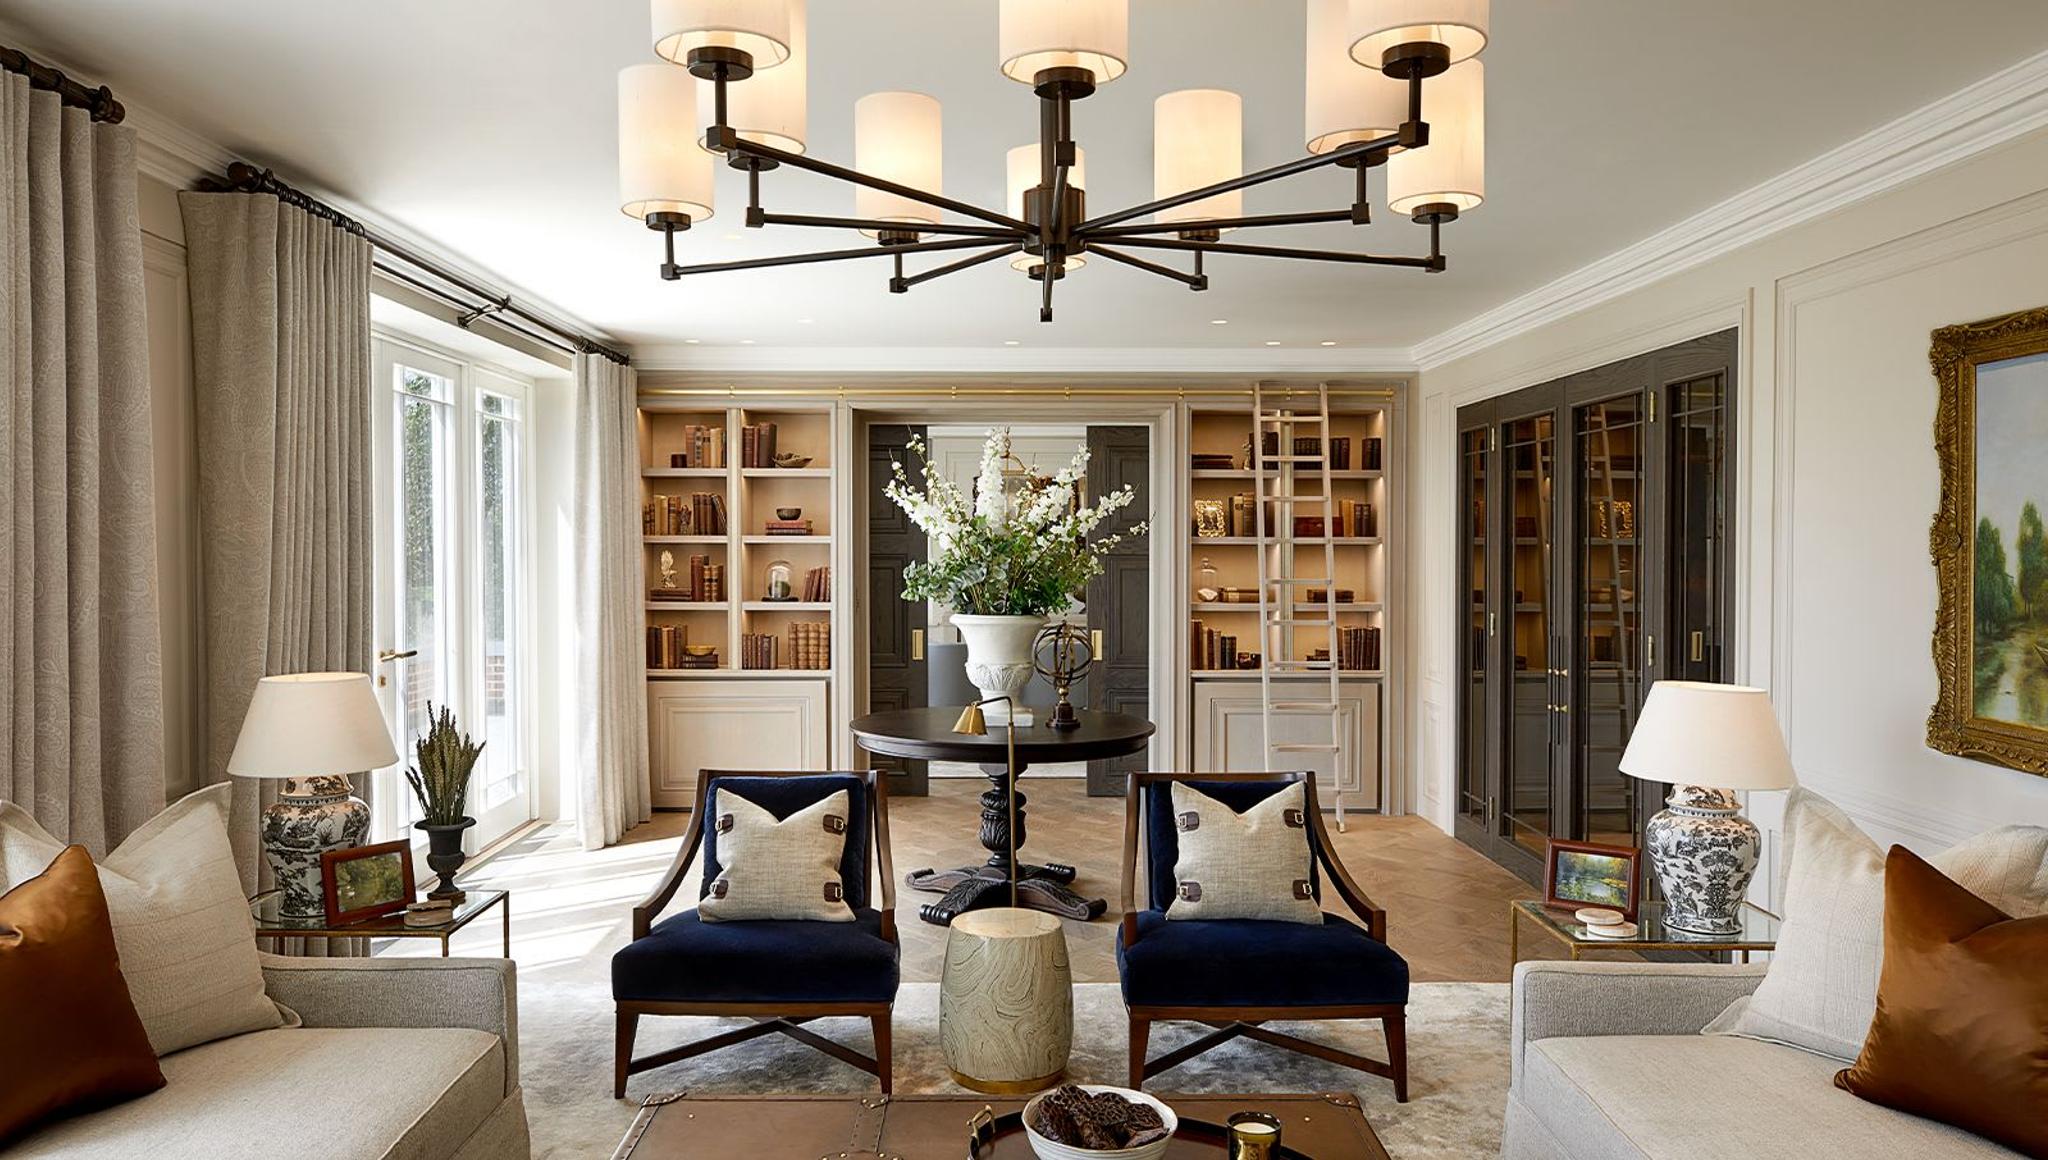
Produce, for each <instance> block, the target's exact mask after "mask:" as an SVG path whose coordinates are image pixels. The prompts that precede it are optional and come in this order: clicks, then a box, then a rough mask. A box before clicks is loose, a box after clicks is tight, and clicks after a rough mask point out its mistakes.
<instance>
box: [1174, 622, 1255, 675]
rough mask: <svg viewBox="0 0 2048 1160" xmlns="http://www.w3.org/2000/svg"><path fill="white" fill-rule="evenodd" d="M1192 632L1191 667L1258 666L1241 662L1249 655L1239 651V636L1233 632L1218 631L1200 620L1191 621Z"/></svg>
mask: <svg viewBox="0 0 2048 1160" xmlns="http://www.w3.org/2000/svg"><path fill="white" fill-rule="evenodd" d="M1190 626H1191V628H1192V632H1191V633H1190V634H1189V637H1188V649H1189V654H1188V655H1189V656H1190V657H1191V658H1192V660H1191V663H1190V665H1189V667H1190V668H1196V669H1237V668H1249V667H1256V664H1255V663H1252V664H1240V663H1239V662H1240V661H1245V660H1247V659H1248V655H1240V654H1239V653H1238V651H1237V636H1236V635H1235V634H1233V633H1227V632H1218V631H1216V630H1215V629H1213V628H1209V627H1207V626H1205V625H1204V624H1203V623H1202V622H1201V621H1200V620H1195V621H1191V622H1190Z"/></svg>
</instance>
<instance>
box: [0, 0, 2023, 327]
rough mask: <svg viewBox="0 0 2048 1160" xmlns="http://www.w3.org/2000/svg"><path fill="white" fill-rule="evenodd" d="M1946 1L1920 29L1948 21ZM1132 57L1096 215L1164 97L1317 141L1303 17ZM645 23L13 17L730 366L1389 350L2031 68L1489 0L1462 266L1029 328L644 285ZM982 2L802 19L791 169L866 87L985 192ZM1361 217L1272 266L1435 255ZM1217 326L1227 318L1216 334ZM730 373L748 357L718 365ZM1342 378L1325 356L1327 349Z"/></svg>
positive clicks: (965, 184) (1831, 30) (983, 299)
mask: <svg viewBox="0 0 2048 1160" xmlns="http://www.w3.org/2000/svg"><path fill="white" fill-rule="evenodd" d="M1937 8H1938V13H1939V15H1938V18H1937V17H1936V16H1935V15H1934V12H1935V11H1936V9H1937ZM1131 9H1132V12H1131V39H1130V43H1131V53H1132V61H1131V70H1130V72H1129V73H1128V74H1127V75H1126V76H1125V77H1123V78H1121V79H1120V80H1118V81H1116V82H1115V83H1113V84H1111V85H1108V86H1105V87H1104V88H1103V89H1102V90H1101V91H1100V92H1099V93H1097V94H1096V95H1095V96H1094V97H1092V98H1090V99H1089V100H1087V101H1085V102H1083V103H1082V104H1080V105H1079V106H1077V107H1076V113H1075V121H1076V136H1077V139H1078V140H1079V141H1080V143H1081V144H1082V146H1083V148H1084V149H1086V150H1087V152H1088V169H1089V178H1090V189H1089V194H1090V206H1091V209H1093V210H1096V211H1098V212H1099V211H1101V210H1104V209H1106V208H1108V207H1111V206H1115V205H1120V204H1125V203H1127V202H1130V201H1137V200H1143V199H1146V198H1148V197H1149V196H1150V194H1151V106H1152V99H1153V98H1154V97H1156V96H1158V95H1159V94H1161V93H1164V92H1168V91H1170V90H1173V89H1179V88H1188V87H1196V86H1204V87H1209V86H1213V87H1226V88H1232V89H1236V90H1238V91H1240V92H1241V93H1243V94H1244V97H1245V118H1246V132H1245V141H1246V145H1245V153H1246V163H1247V165H1248V166H1263V165H1269V164H1273V163H1276V162H1279V161H1283V160H1286V159H1288V158H1290V157H1294V156H1297V155H1299V153H1300V152H1301V140H1302V134H1301V107H1302V90H1301V85H1302V82H1301V40H1302V24H1303V18H1302V5H1301V4H1300V3H1299V0H1133V2H1132V4H1131ZM646 12H647V6H646V3H645V0H602V2H596V3H585V2H578V3H569V2H566V0H356V2H352V3H349V4H344V5H336V4H292V3H277V2H276V0H205V2H204V3H182V4H167V3H162V2H161V0H9V3H8V4H7V6H6V9H5V17H6V19H7V20H8V21H10V22H11V23H12V24H14V25H16V26H18V27H19V28H20V30H21V31H22V33H23V35H24V36H25V37H26V38H27V39H28V40H29V42H30V44H31V45H32V46H33V47H35V48H38V49H41V50H42V51H45V52H49V53H52V54H55V55H57V56H58V57H60V58H61V59H63V60H64V61H66V62H68V63H70V64H73V65H75V66H77V67H79V68H81V69H82V70H90V71H91V74H92V76H93V79H95V80H103V81H105V82H107V83H109V84H111V85H112V86H113V87H114V89H115V91H116V93H117V94H118V95H121V96H123V97H124V98H126V99H129V100H131V101H133V102H136V103H140V104H143V105H146V106H147V107H149V108H150V109H152V110H153V111H155V112H158V113H161V114H162V115H164V116H166V117H169V118H171V119H173V120H175V121H178V122H181V123H183V124H184V125H187V126H189V127H190V128H191V129H193V130H195V131H197V132H199V133H201V134H203V135H205V136H207V137H209V138H211V139H212V140H214V141H216V142H218V143H219V144H221V145H223V146H226V147H227V148H229V149H231V150H233V151H235V152H236V153H238V154H240V155H243V156H246V157H248V158H250V159H251V160H254V161H257V162H259V163H262V164H269V165H274V166H276V167H277V169H278V170H279V172H280V173H281V174H283V175H284V176H286V177H288V178H290V179H292V180H295V181H297V182H299V183H300V184H302V185H304V186H306V187H307V188H309V189H313V190H317V191H324V192H326V193H329V194H331V195H334V196H336V197H338V198H341V199H345V200H346V201H348V202H350V203H354V204H357V205H361V206H364V207H368V208H369V209H371V210H374V211H375V212H377V213H378V214H380V215H382V216H383V217H386V218H388V219H390V220H392V221H395V222H397V223H400V224H401V225H403V226H404V227H406V228H408V229H409V230H410V231H412V232H414V233H416V234H418V235H421V236H424V237H427V238H431V239H433V240H435V241H436V242H437V243H438V244H440V245H441V246H442V247H444V248H445V249H447V250H449V251H451V252H453V253H456V254H459V255H462V256H463V257H465V258H466V259H468V260H469V261H470V262H471V263H473V264H474V265H475V266H478V267H481V268H483V269H486V270H489V271H491V272H493V273H494V274H495V275H497V276H498V277H499V278H500V279H501V280H502V281H503V282H505V283H506V284H508V285H509V286H511V287H512V288H513V289H514V290H515V292H523V293H525V294H527V295H530V296H531V297H533V298H535V299H538V300H540V301H543V302H547V303H551V304H553V305H555V306H557V307H559V308H560V309H562V310H564V311H566V312H568V313H570V314H572V315H574V316H576V317H578V318H580V319H582V320H583V321H585V322H587V323H588V324H591V325H594V326H596V327H599V328H602V329H603V330H604V331H606V332H608V333H610V334H611V335H613V336H615V337H617V338H619V339H621V340H624V341H628V342H632V343H635V344H662V345H666V344H675V343H681V342H683V341H684V340H687V339H693V338H694V339H698V340H700V341H701V343H702V344H703V345H702V346H701V347H697V348H693V349H696V350H699V351H704V352H705V353H707V354H708V353H709V348H713V347H719V346H725V347H737V346H739V345H740V344H741V340H751V341H750V343H749V344H748V345H755V346H758V347H761V348H776V347H868V348H898V349H900V348H905V347H948V348H984V349H991V350H1001V349H1002V348H1003V346H1004V343H1005V342H1006V341H1008V342H1015V343H1020V344H1022V345H1023V346H1024V347H1025V348H1029V349H1034V350H1043V349H1044V348H1065V347H1085V348H1097V349H1098V350H1100V349H1102V348H1120V347H1121V348H1140V347H1142V348H1202V347H1210V348H1217V349H1218V351H1219V357H1223V356H1222V355H1221V353H1220V352H1222V351H1236V352H1246V351H1251V350H1259V349H1265V348H1266V347H1267V344H1268V343H1273V342H1277V343H1280V344H1282V348H1283V350H1301V349H1318V348H1320V347H1321V345H1322V344H1325V343H1337V344H1339V349H1340V350H1341V349H1358V348H1399V349H1405V348H1407V347H1410V346H1412V345H1413V344H1415V343H1417V342H1419V341H1421V340H1423V339H1426V338H1428V337H1430V336H1432V335H1436V334H1439V333H1441V332H1442V331H1443V330H1445V329H1446V328H1448V327H1450V326H1452V325H1454V324H1456V323H1458V322H1460V321H1463V320H1465V319H1468V318H1470V317H1472V316H1473V315H1476V314H1478V313H1480V312H1481V311H1484V310H1486V309H1488V308H1489V307H1493V306H1496V305H1498V304H1500V303H1501V302H1504V301H1506V300H1508V299H1510V298H1513V297H1514V296H1516V295H1517V294H1520V293H1523V292H1525V291H1528V290H1530V289H1532V288H1534V287H1536V286H1539V285H1541V284H1543V283H1545V282H1548V281H1550V280H1551V279H1553V278H1556V277H1558V276H1560V275H1562V274H1565V273H1567V272H1569V271H1571V270H1573V269H1576V268H1578V267H1579V266H1582V265H1584V264H1585V263H1587V262H1590V261H1592V260H1594V259H1596V258H1599V257H1601V256H1603V255H1605V254H1607V253H1610V252H1612V251H1614V250H1616V249H1618V248H1620V247H1622V246H1624V245H1627V244H1629V243H1631V242H1634V241H1636V240H1638V239H1640V238H1643V237H1645V236H1646V235H1649V234H1651V233H1654V232H1655V231H1657V230H1658V229H1660V228H1662V227H1664V226H1667V225H1670V224H1671V223H1673V222H1675V221H1677V220H1679V219H1681V218H1684V217H1686V216H1688V215H1690V214H1692V213H1694V212H1696V211H1699V210H1701V209H1703V208H1705V207H1707V206H1709V205H1712V204H1714V203H1716V202H1719V201H1721V200H1722V199H1724V198H1726V197H1728V196H1730V195H1731V194H1734V193H1736V192H1738V191H1740V190H1743V189H1746V188H1748V187H1749V186H1752V185H1754V184H1756V183H1758V182H1759V181H1762V180H1764V179H1766V178H1768V177H1771V176H1772V175H1774V174H1777V173H1779V172H1781V171H1783V170H1785V169H1787V168H1790V167H1791V166H1793V165H1795V164H1797V163H1799V162H1801V161H1803V160H1806V159H1807V158H1810V157H1812V156H1814V155H1815V154H1818V153H1820V152H1822V151H1824V150H1826V149H1828V148H1831V147H1833V146H1835V145H1838V144H1840V143H1842V142H1844V141H1847V140H1849V139H1850V138H1853V137H1855V136H1857V135H1858V134H1861V133H1863V132H1865V131H1867V130H1869V129H1871V128H1874V127H1876V126H1878V125H1881V124H1883V123H1885V122H1887V121H1890V120H1892V119H1894V118H1897V117H1899V116H1901V115H1903V114H1905V113H1907V112H1909V111H1911V110H1913V109H1915V108H1918V107H1920V106H1922V105H1924V104H1926V103H1928V102H1930V101H1932V100H1934V99H1936V98H1938V97H1941V96H1944V95H1946V94H1948V93H1951V92H1953V91H1955V90H1956V89H1959V88H1961V87H1963V86H1964V85H1966V84H1968V83H1970V82H1971V81H1973V80H1976V79H1978V78H1980V77H1983V76H1985V75H1987V74H1989V73H1992V72H1994V71H1996V70H1998V69H2000V68H2003V67H2005V66H2007V65H2010V64H2012V63H2014V62H2016V61H2019V60H2021V59H2023V58H2025V57H2028V56H2031V55H2033V54H2035V53H2037V52H2040V51H2041V50H2042V49H2044V48H2048V4H2044V3H2042V0H1942V2H1941V3H1940V4H1939V5H1938V6H1931V5H1929V4H1927V3H1926V2H1925V0H1798V2H1796V3H1790V2H1787V0H1712V2H1700V0H1689V2H1683V3H1681V2H1675V0H1673V2H1643V0H1495V3H1494V12H1493V39H1492V43H1491V44H1490V46H1489V47H1488V49H1487V53H1486V61H1487V88H1488V108H1487V122H1488V124H1487V138H1488V142H1487V143H1488V174H1487V179H1488V180H1487V184H1488V201H1487V204H1486V205H1485V206H1483V207H1481V208H1480V209H1479V210H1477V211H1475V212H1473V213H1472V214H1470V215H1469V216H1467V217H1466V218H1465V219H1464V220H1462V221H1460V222H1457V223H1456V224H1455V225H1453V226H1451V227H1448V228H1447V231H1446V248H1447V252H1448V253H1449V255H1450V270H1449V271H1448V272H1447V273H1445V274H1441V275H1435V276H1430V275H1424V274H1421V273H1417V272H1413V271H1401V270H1384V269H1360V268H1352V267H1344V266H1307V265H1303V264H1299V263H1291V262H1274V261H1270V260H1264V259H1257V258H1227V257H1219V258H1215V259H1213V260H1212V261H1211V263H1210V272H1211V281H1212V285H1213V287H1214V288H1213V289H1211V290H1210V291H1208V292H1207V293H1206V294H1203V295H1200V296H1195V295H1193V294H1191V293H1190V292H1189V291H1187V290H1186V289H1184V288H1181V287H1179V286H1177V285H1175V284H1172V283H1168V282H1165V281H1163V280H1161V279H1157V278H1154V277H1151V276H1148V275H1144V274H1141V273H1139V272H1137V271H1135V270H1128V269H1125V268H1123V267H1120V266H1115V265H1112V264H1111V263H1107V262H1098V263H1095V264H1093V265H1091V266H1090V267H1089V268H1088V269H1086V270H1083V271H1080V272H1078V273H1076V274H1074V275H1073V276H1071V277H1070V278H1069V279H1068V280H1067V281H1066V282H1065V283H1064V284H1063V285H1062V286H1061V288H1060V290H1059V295H1058V301H1057V310H1058V317H1057V320H1056V321H1055V322H1054V323H1052V324H1050V325H1040V324H1039V323H1038V322H1037V321H1036V293H1035V291H1036V287H1035V285H1034V284H1032V283H1029V282H1027V281H1026V280H1025V279H1024V276H1023V275H1021V274H1017V273H1015V272H1013V271H1011V270H1009V269H1008V268H1007V266H1006V265H1004V264H1002V263H994V264H991V265H988V266H984V267H980V268H978V269H975V270H972V271H968V272H966V273H964V274H959V275H955V276H952V277H949V278H946V279H943V280H940V281H937V282H933V283H930V284H927V285H925V286H922V287H919V288H916V289H914V290H912V291H911V292H910V293H909V294H906V295H891V294H889V293H887V290H886V286H885V278H886V270H885V260H884V259H875V260H873V261H867V260H863V261H861V262H856V263H840V264H838V265H835V266H826V267H810V268H799V269H784V270H770V271H753V272H746V273H738V274H721V275H710V276H703V277H697V278H692V279H685V280H684V281H682V282H680V283H663V282H661V281H660V280H659V279H658V278H657V277H656V276H655V265H656V263H657V262H658V260H659V256H658V239H656V238H655V237H654V236H653V235H651V234H649V233H648V232H647V231H646V230H645V229H643V228H642V227H641V226H639V225H638V224H637V223H635V222H632V221H629V220H628V219H626V218H625V217H623V216H622V215H620V214H619V212H618V209H617V198H616V196H615V188H614V185H615V182H614V166H615V163H616V144H615V132H616V130H615V125H614V110H613V102H614V84H615V79H614V75H615V73H616V71H617V69H619V68H620V67H622V66H624V65H627V64H633V63H637V62H640V61H644V60H650V59H652V56H651V53H650V51H649V48H648V39H649V38H648V27H647V16H646ZM995 24H996V3H995V0H811V16H810V25H811V53H812V64H811V80H810V89H811V96H810V101H811V105H810V137H811V142H810V151H811V152H812V153H813V154H815V155H817V156H820V157H823V158H825V159H827V160H833V161H837V162H840V163H851V161H852V154H853V149H852V120H853V118H852V104H853V102H854V100H855V99H857V98H858V97H860V96H861V95H863V94H865V93H867V92H870V91H874V90H878V89H885V88H908V89H917V90H921V91H924V92H928V93H931V94H933V95H935V96H937V97H939V98H940V99H941V101H942V102H943V103H944V109H945V135H946V141H945V169H946V184H945V192H946V193H947V194H949V195H951V196H954V197H958V198H963V199H967V200H971V201H974V202H978V203H982V204H989V205H994V204H996V203H997V202H999V200H1000V199H1001V197H1002V180H1003V153H1004V150H1006V149H1007V148H1009V147H1010V146H1012V145H1016V144H1021V143H1024V142H1026V141H1029V140H1033V139H1034V136H1035V132H1036V109H1035V107H1034V102H1033V100H1032V99H1031V97H1030V94H1029V92H1028V90H1026V89H1025V88H1024V87H1023V86H1021V85H1018V84H1016V83H1015V82H1012V81H1009V80H1006V79H1004V78H1003V77H1001V76H1000V74H999V73H998V72H997V70H996V61H995V52H996V48H995V32H996V30H995ZM739 178H740V175H738V174H736V173H730V172H722V174H721V177H720V190H719V197H720V205H719V213H718V216H717V217H716V218H715V219H714V220H712V221H710V222H708V223H705V224H704V225H702V226H700V227H699V228H697V229H695V230H692V231H690V233H689V234H687V235H685V238H684V241H683V244H682V249H683V256H682V260H684V261H696V260H729V259H735V258H743V257H754V256H761V255H765V254H771V253H784V252H795V251H798V250H802V249H811V248H827V247H835V246H843V245H851V244H855V243H856V242H857V241H859V239H858V237H857V235H852V234H850V233H842V232H837V231H814V230H794V229H788V228H783V229H775V228H770V229H768V230H761V231H753V230H744V229H742V228H741V225H740V219H741V216H742V211H743V209H744V205H745V193H744V189H743V186H742V184H741V182H740V180H739ZM1348 182H1349V175H1348V174H1347V173H1343V172H1341V171H1339V172H1333V171H1321V172H1318V173H1315V174H1311V175H1307V176H1304V177H1299V178H1295V179H1292V180H1291V181H1288V182H1283V183H1280V184H1278V185H1275V186H1269V187H1266V188H1264V189H1261V190H1257V191H1253V192H1252V193H1250V194H1249V195H1248V196H1247V201H1246V209H1247V212H1252V213H1268V212H1277V211H1282V210H1288V209H1307V208H1334V207H1338V206H1342V205H1344V204H1346V203H1347V202H1348V200H1349V189H1348ZM765 183H766V193H765V198H764V200H765V201H766V203H767V206H768V208H770V209H771V210H777V211H783V212H807V213H826V214H848V213H851V212H852V194H851V190H850V189H849V188H848V187H845V186H841V185H838V184H836V183H832V182H828V181H826V180H824V179H822V178H818V177H815V176H812V175H810V174H803V173H796V172H791V171H781V172H777V173H772V174H769V175H768V176H767V177H766V179H765ZM1380 217H1381V219H1382V220H1381V222H1380V223H1379V224H1376V225H1374V226H1371V227H1368V228H1365V229H1354V228H1351V227H1313V228H1307V227H1296V228H1292V229H1288V230H1284V231H1265V234H1266V235H1267V236H1266V237H1263V238H1261V239H1259V240H1262V241H1265V240H1270V241H1273V242H1277V243H1281V244H1303V245H1311V246H1321V247H1332V248H1337V247H1350V248H1370V249H1372V250H1374V251H1378V252H1391V251H1404V252H1419V251H1420V249H1421V248H1422V247H1423V245H1424V244H1425V239H1424V238H1423V237H1422V236H1421V231H1420V228H1419V227H1415V226H1412V225H1410V224H1409V223H1407V222H1405V221H1401V220H1399V219H1396V218H1394V216H1393V215H1391V214H1388V213H1385V212H1384V207H1383V206H1382V207H1381V213H1380ZM1214 318H1226V319H1228V320H1229V323H1228V325H1223V326H1217V325H1213V324H1211V322H1210V320H1211V319H1214ZM732 353H735V354H737V353H739V352H738V351H734V352H732ZM1329 353H1330V354H1332V355H1335V354H1337V353H1338V352H1337V351H1331V352H1329Z"/></svg>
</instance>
